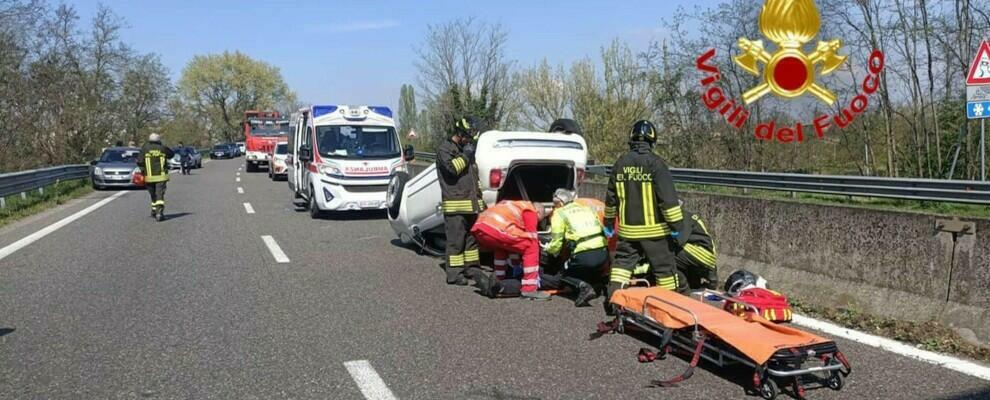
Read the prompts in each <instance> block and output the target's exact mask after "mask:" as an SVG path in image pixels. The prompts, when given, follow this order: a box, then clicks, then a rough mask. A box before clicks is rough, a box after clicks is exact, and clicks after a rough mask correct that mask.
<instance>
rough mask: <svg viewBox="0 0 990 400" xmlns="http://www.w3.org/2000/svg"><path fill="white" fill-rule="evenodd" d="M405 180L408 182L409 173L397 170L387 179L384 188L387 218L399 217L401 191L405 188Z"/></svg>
mask: <svg viewBox="0 0 990 400" xmlns="http://www.w3.org/2000/svg"><path fill="white" fill-rule="evenodd" d="M406 182H409V174H407V173H405V172H397V173H396V174H395V175H392V179H390V180H389V181H388V188H387V189H386V190H385V205H386V206H387V207H388V217H389V219H396V218H399V211H400V210H401V207H402V192H403V191H405V189H406Z"/></svg>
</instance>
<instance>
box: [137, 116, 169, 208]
mask: <svg viewBox="0 0 990 400" xmlns="http://www.w3.org/2000/svg"><path fill="white" fill-rule="evenodd" d="M174 155H175V153H173V152H172V149H170V148H168V146H165V145H163V144H162V138H161V136H160V135H159V134H157V133H152V134H151V135H149V136H148V143H145V144H144V146H141V151H140V152H139V153H138V156H137V164H138V167H139V168H141V174H143V175H144V184H145V186H146V187H147V188H148V193H149V194H150V195H151V216H152V217H155V219H157V220H159V221H161V220H164V219H165V185H166V184H167V183H168V160H169V159H171V158H172V157H173V156H174Z"/></svg>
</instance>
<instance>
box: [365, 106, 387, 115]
mask: <svg viewBox="0 0 990 400" xmlns="http://www.w3.org/2000/svg"><path fill="white" fill-rule="evenodd" d="M368 109H369V110H371V111H373V112H374V113H376V114H380V115H384V116H386V117H389V118H392V110H390V109H389V108H388V107H385V106H368Z"/></svg>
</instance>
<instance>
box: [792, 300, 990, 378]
mask: <svg viewBox="0 0 990 400" xmlns="http://www.w3.org/2000/svg"><path fill="white" fill-rule="evenodd" d="M791 307H793V308H794V311H795V312H798V313H801V314H804V315H807V316H810V317H814V318H819V319H824V320H828V321H831V322H834V323H836V324H839V325H842V326H844V327H847V328H851V329H855V330H858V331H861V332H866V333H869V334H871V335H876V336H882V337H886V338H890V339H894V340H898V341H901V342H904V343H909V344H911V345H913V346H915V347H917V348H919V349H922V350H928V351H934V352H938V353H945V354H953V355H958V356H963V357H966V358H970V359H973V360H977V361H981V362H985V363H990V347H984V346H978V345H976V344H973V343H970V342H968V341H966V340H965V339H963V338H962V337H961V336H959V334H958V333H956V331H955V330H953V329H952V328H950V327H948V326H946V325H944V324H941V323H939V322H935V321H926V322H909V321H900V320H895V319H890V318H882V317H877V316H873V315H869V314H865V313H862V312H859V311H856V310H851V309H846V308H834V307H815V306H811V305H809V304H807V303H803V302H801V301H798V300H795V299H791Z"/></svg>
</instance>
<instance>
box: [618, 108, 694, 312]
mask: <svg viewBox="0 0 990 400" xmlns="http://www.w3.org/2000/svg"><path fill="white" fill-rule="evenodd" d="M656 141H657V131H656V127H655V126H654V125H653V123H652V122H650V121H646V120H641V121H638V122H636V123H635V124H634V125H633V128H632V132H631V134H630V140H629V152H627V153H626V154H624V155H623V156H622V157H620V158H619V160H618V161H616V162H615V164H614V165H613V167H612V174H611V176H610V177H609V180H608V191H607V193H606V197H605V206H606V208H605V218H606V221H605V228H604V229H605V235H606V236H608V237H611V236H612V235H613V234H615V233H616V232H613V228H612V227H613V226H614V222H615V219H616V218H617V217H618V219H619V221H618V222H619V226H618V232H617V233H618V236H619V240H618V244H617V246H616V252H615V262H614V263H613V265H612V268H611V273H610V277H609V284H608V293H609V296H611V294H612V293H614V292H615V291H616V290H618V289H619V288H621V286H622V284H623V283H626V282H628V281H629V279H630V278H631V277H632V274H633V271H634V270H635V269H636V265H637V264H638V263H639V260H640V259H641V258H644V257H645V258H646V259H647V260H649V264H650V268H651V269H652V270H653V273H654V274H655V275H656V278H657V283H658V286H660V287H662V288H665V289H669V290H684V288H683V287H682V286H681V285H680V284H679V282H678V281H679V279H678V276H677V264H676V261H675V256H674V253H675V249H676V248H677V247H678V246H680V247H683V242H682V241H683V240H686V239H687V237H686V235H685V236H684V237H681V236H680V235H679V234H678V232H681V231H684V229H685V228H684V227H685V221H684V215H683V212H682V211H681V206H680V203H679V201H678V198H677V191H676V190H675V189H674V181H673V178H672V177H671V175H670V171H669V170H668V169H667V165H666V163H664V161H663V159H661V158H660V157H659V156H657V155H656V154H653V145H654V144H655V143H656Z"/></svg>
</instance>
